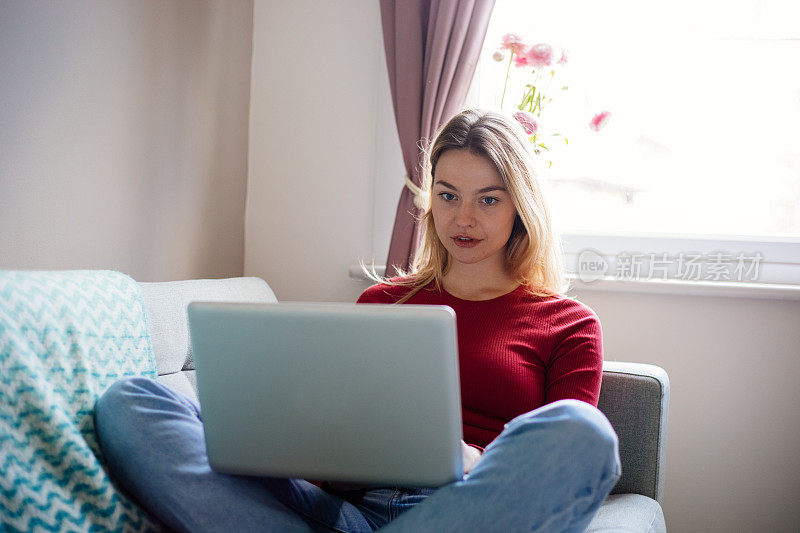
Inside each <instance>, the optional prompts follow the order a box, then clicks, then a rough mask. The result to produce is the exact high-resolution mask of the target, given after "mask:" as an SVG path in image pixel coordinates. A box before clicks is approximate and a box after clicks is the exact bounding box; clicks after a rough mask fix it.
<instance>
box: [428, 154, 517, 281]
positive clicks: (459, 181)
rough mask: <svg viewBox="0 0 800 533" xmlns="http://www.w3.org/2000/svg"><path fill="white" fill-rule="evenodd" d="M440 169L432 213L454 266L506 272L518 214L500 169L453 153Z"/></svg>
mask: <svg viewBox="0 0 800 533" xmlns="http://www.w3.org/2000/svg"><path fill="white" fill-rule="evenodd" d="M435 170H436V172H435V174H436V178H435V179H434V182H433V190H432V196H431V202H432V204H431V211H432V214H433V222H434V226H435V227H436V234H437V235H438V236H439V240H440V241H441V242H442V244H443V245H444V247H445V248H446V249H447V252H448V255H449V257H450V261H451V264H452V265H453V266H454V267H456V266H458V265H461V266H464V265H476V266H478V265H480V266H481V267H486V268H489V269H499V270H498V271H497V273H498V274H499V273H502V272H504V271H505V247H506V243H507V242H508V239H509V237H510V236H511V230H512V228H513V227H514V219H515V217H516V215H517V210H516V208H515V207H514V202H513V200H512V199H511V195H510V193H509V192H508V191H507V190H506V187H505V184H504V183H503V178H502V177H501V176H500V173H499V172H498V171H497V169H496V168H495V167H494V164H493V163H492V162H491V161H490V160H489V159H488V158H486V157H484V156H481V155H475V154H473V153H472V152H470V151H469V150H466V149H463V150H448V151H446V152H444V153H443V154H442V155H441V156H440V157H439V161H438V163H437V165H436V169H435Z"/></svg>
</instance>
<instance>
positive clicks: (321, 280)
mask: <svg viewBox="0 0 800 533" xmlns="http://www.w3.org/2000/svg"><path fill="white" fill-rule="evenodd" d="M253 43H254V45H253V72H252V89H251V105H250V108H251V114H250V152H249V156H250V169H249V185H248V195H247V215H246V226H245V227H246V230H245V231H246V236H247V238H246V245H245V246H246V251H245V273H246V274H248V275H256V276H261V277H263V278H265V279H267V280H268V281H269V282H270V284H271V285H272V287H273V289H274V290H275V293H276V294H277V296H278V298H279V299H282V300H323V301H324V300H330V301H336V300H340V301H353V300H355V299H356V298H357V297H358V295H359V294H360V293H361V291H362V290H363V289H364V288H365V287H366V286H367V285H366V284H364V283H362V282H357V281H353V280H351V279H350V278H349V275H348V271H349V268H350V265H352V264H354V263H355V262H357V261H358V259H359V258H364V259H366V260H371V259H372V256H373V231H372V228H373V221H374V217H375V213H373V197H374V196H375V194H386V192H385V188H384V189H381V188H379V190H377V191H376V189H375V188H374V182H375V175H376V173H377V174H391V173H392V170H391V169H387V168H386V167H387V163H386V162H387V160H391V159H392V156H394V157H396V158H397V160H398V161H399V155H395V154H391V151H392V150H395V151H396V154H399V148H397V147H396V139H397V134H396V131H395V126H394V117H393V115H392V111H391V108H392V106H391V98H390V96H389V94H388V81H387V80H386V79H385V78H387V75H386V72H385V66H384V57H383V37H382V34H381V27H380V13H379V8H378V3H377V2H363V1H361V0H349V1H339V2H317V1H314V0H304V1H296V2H291V3H288V2H282V1H279V0H264V1H260V0H259V1H256V4H255V13H254V30H253ZM379 110H380V111H379ZM378 120H380V123H378ZM376 150H378V151H381V152H390V156H389V157H388V158H387V157H380V158H377V159H376ZM376 161H377V162H376ZM388 166H391V162H389V163H388ZM398 172H399V175H395V176H394V177H393V179H394V180H395V182H396V183H398V185H396V186H394V187H393V188H392V187H391V186H390V187H389V190H390V192H389V193H388V194H392V192H391V191H392V190H393V191H396V192H395V193H394V194H399V190H400V187H401V186H402V162H400V167H399V170H398ZM388 215H389V218H390V219H393V218H394V214H393V213H389V214H388ZM377 216H378V217H379V218H380V217H381V216H382V213H378V214H377ZM381 224H382V225H383V226H386V225H388V223H387V222H386V218H385V217H384V218H380V221H379V224H378V225H379V226H380V225H381ZM389 231H390V228H389ZM385 254H386V246H384V249H383V250H377V251H376V255H377V259H376V260H377V261H378V262H379V263H381V264H382V263H383V262H384V261H385Z"/></svg>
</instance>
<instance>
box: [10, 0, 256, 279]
mask: <svg viewBox="0 0 800 533" xmlns="http://www.w3.org/2000/svg"><path fill="white" fill-rule="evenodd" d="M251 35H252V1H251V0H243V1H239V2H210V1H203V2H201V1H194V0H184V1H170V2H160V1H148V2H134V1H127V0H108V1H106V0H102V1H100V0H71V1H70V2H39V1H32V2H25V1H21V0H20V1H14V0H10V1H2V2H0V268H9V269H75V268H87V269H89V268H91V269H114V270H121V271H123V272H126V273H128V274H130V275H131V276H133V277H134V278H135V279H137V280H140V281H156V280H168V279H185V278H196V277H225V276H236V275H241V273H242V270H243V255H244V200H245V188H246V173H247V166H246V165H247V121H248V109H249V91H250V54H251V46H252V39H251Z"/></svg>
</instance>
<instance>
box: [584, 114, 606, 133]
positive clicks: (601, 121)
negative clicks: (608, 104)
mask: <svg viewBox="0 0 800 533" xmlns="http://www.w3.org/2000/svg"><path fill="white" fill-rule="evenodd" d="M610 119H611V113H610V112H608V111H603V112H602V113H598V114H596V115H595V116H594V118H593V119H592V121H591V122H589V127H590V128H592V129H593V130H594V131H600V130H601V129H603V128H605V127H606V124H608V121H609V120H610Z"/></svg>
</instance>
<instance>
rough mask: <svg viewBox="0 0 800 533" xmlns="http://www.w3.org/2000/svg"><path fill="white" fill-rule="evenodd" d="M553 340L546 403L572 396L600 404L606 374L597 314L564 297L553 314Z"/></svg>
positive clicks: (551, 327) (551, 329) (548, 368)
mask: <svg viewBox="0 0 800 533" xmlns="http://www.w3.org/2000/svg"><path fill="white" fill-rule="evenodd" d="M550 339H551V341H552V345H551V346H552V348H551V350H550V360H549V362H548V366H547V381H546V383H545V403H550V402H555V401H557V400H563V399H567V398H573V399H576V400H582V401H584V402H587V403H589V404H592V405H594V406H595V407H597V401H598V399H599V397H600V381H601V379H602V377H603V332H602V328H601V326H600V320H599V319H598V318H597V315H596V314H595V313H594V311H592V310H591V309H590V308H588V307H587V306H585V305H584V304H582V303H580V302H578V301H576V300H570V299H568V298H564V299H563V300H562V303H561V305H560V306H559V308H558V311H557V312H556V313H554V315H553V317H552V323H551V326H550Z"/></svg>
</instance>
